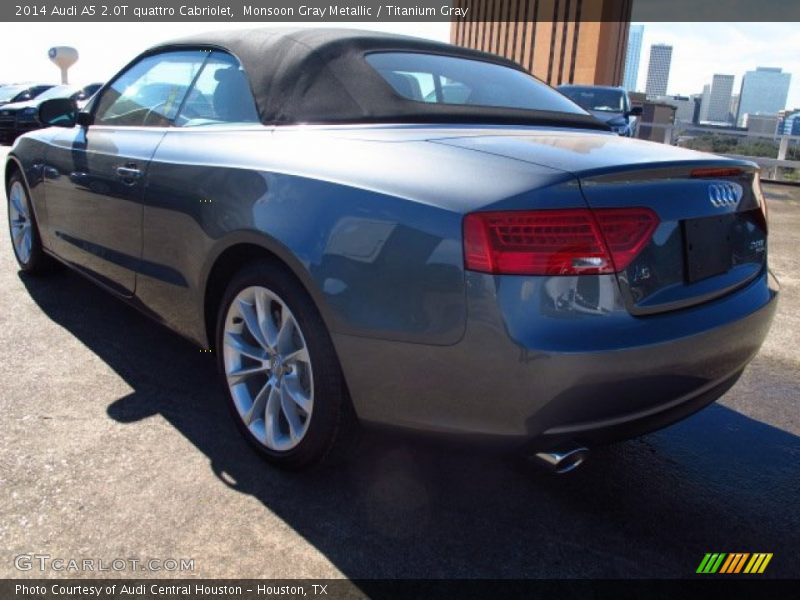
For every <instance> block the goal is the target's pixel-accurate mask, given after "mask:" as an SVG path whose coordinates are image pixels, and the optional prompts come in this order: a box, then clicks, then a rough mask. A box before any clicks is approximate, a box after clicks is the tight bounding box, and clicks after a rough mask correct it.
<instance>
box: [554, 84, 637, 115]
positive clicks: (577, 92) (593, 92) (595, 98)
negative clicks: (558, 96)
mask: <svg viewBox="0 0 800 600" xmlns="http://www.w3.org/2000/svg"><path fill="white" fill-rule="evenodd" d="M558 91H559V92H561V93H562V94H564V95H565V96H567V97H568V98H570V99H571V100H573V101H574V102H575V103H576V104H579V105H580V106H582V107H583V108H585V109H586V110H596V111H600V112H617V113H618V112H623V111H624V110H625V107H624V104H623V98H624V97H623V94H622V91H621V90H606V89H602V88H576V87H567V88H560V89H559V90H558Z"/></svg>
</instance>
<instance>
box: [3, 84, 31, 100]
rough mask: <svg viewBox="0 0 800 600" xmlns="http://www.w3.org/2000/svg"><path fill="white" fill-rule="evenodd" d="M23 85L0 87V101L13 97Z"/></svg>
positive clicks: (23, 87) (23, 88)
mask: <svg viewBox="0 0 800 600" xmlns="http://www.w3.org/2000/svg"><path fill="white" fill-rule="evenodd" d="M25 89H26V88H25V86H23V85H7V86H6V87H2V88H0V102H9V101H10V100H13V99H14V96H16V95H17V94H19V93H20V92H21V91H23V90H25Z"/></svg>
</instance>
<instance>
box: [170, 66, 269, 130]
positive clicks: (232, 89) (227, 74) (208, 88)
mask: <svg viewBox="0 0 800 600" xmlns="http://www.w3.org/2000/svg"><path fill="white" fill-rule="evenodd" d="M258 122H260V121H259V118H258V112H257V111H256V104H255V101H254V100H253V94H252V92H251V91H250V83H249V81H248V79H247V75H246V74H245V72H244V70H243V69H242V67H241V65H240V64H239V61H238V60H237V59H236V58H234V57H233V56H231V55H230V54H226V53H224V52H213V53H212V54H211V56H210V57H209V58H208V60H207V61H206V64H205V65H204V66H203V70H202V71H201V73H200V75H199V76H198V77H197V79H196V81H195V83H194V86H192V90H191V91H190V92H189V97H188V98H187V99H186V102H184V104H183V107H182V108H181V112H180V114H179V115H178V117H177V119H176V121H175V124H176V125H179V126H181V127H197V126H200V125H213V124H217V123H258Z"/></svg>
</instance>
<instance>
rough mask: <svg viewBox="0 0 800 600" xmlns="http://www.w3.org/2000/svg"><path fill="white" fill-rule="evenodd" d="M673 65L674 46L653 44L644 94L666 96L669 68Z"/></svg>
mask: <svg viewBox="0 0 800 600" xmlns="http://www.w3.org/2000/svg"><path fill="white" fill-rule="evenodd" d="M671 63H672V46H668V45H667V44H653V45H652V46H650V62H649V63H648V65H647V84H646V85H645V88H644V92H645V94H647V96H648V98H649V97H650V96H665V95H666V94H667V84H668V83H669V68H670V64H671Z"/></svg>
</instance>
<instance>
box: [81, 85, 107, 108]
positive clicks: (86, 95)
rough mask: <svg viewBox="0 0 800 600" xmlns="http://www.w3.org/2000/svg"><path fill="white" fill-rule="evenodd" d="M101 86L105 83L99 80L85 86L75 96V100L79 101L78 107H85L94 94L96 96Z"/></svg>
mask: <svg viewBox="0 0 800 600" xmlns="http://www.w3.org/2000/svg"><path fill="white" fill-rule="evenodd" d="M101 87H103V84H102V83H97V82H96V83H90V84H89V85H85V86H83V88H82V89H81V91H80V92H78V94H77V95H76V96H75V101H76V102H77V103H78V108H83V107H84V106H86V103H87V102H89V100H91V99H92V96H94V95H95V94H96V93H97V90H99V89H100V88H101Z"/></svg>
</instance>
